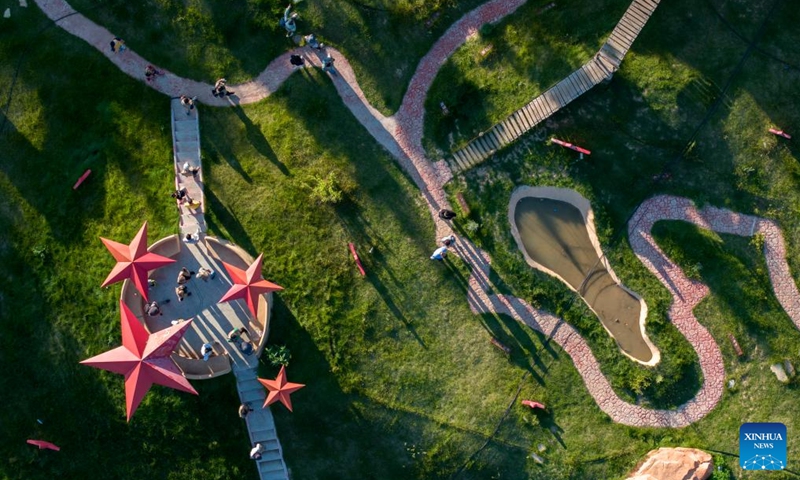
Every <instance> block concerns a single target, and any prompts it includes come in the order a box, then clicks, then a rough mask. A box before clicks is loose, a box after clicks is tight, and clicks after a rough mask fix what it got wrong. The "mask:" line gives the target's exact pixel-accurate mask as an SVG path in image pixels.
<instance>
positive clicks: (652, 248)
mask: <svg viewBox="0 0 800 480" xmlns="http://www.w3.org/2000/svg"><path fill="white" fill-rule="evenodd" d="M35 1H36V3H37V4H38V5H39V7H40V8H41V9H42V10H43V11H44V12H45V14H46V15H47V16H48V17H50V18H51V19H53V20H58V19H60V20H58V25H59V26H60V27H62V28H64V29H65V30H66V31H68V32H70V33H72V34H73V35H75V36H78V37H80V38H82V39H83V40H85V41H86V42H87V43H89V44H91V45H93V46H94V47H95V48H97V49H98V50H99V51H100V52H102V53H103V54H104V55H105V56H106V57H108V58H109V60H111V61H112V62H113V63H114V64H116V65H117V66H118V67H119V68H120V69H121V70H122V71H124V72H125V73H127V74H128V75H130V76H131V77H134V78H137V79H140V80H142V81H144V68H145V66H146V65H147V64H148V62H147V61H146V60H145V59H143V58H142V57H140V56H139V55H137V54H136V53H135V52H133V51H131V50H127V51H125V52H122V53H118V54H114V53H112V52H111V51H110V49H109V45H108V42H109V41H110V40H111V38H113V37H114V35H113V34H112V33H111V32H109V31H108V30H106V29H105V28H102V27H100V26H98V25H96V24H94V23H93V22H92V21H90V20H88V19H87V18H85V17H84V16H82V15H80V14H77V13H76V12H75V11H74V10H73V9H72V7H71V6H70V5H69V4H68V3H66V2H65V1H64V0H35ZM524 3H525V0H492V1H490V2H487V3H486V4H484V5H482V6H480V7H478V8H476V9H475V10H473V11H471V12H470V13H468V14H467V15H465V16H464V17H463V18H461V19H460V20H458V21H457V22H456V23H455V24H453V25H452V26H451V27H450V28H449V29H448V30H447V32H445V34H444V35H443V36H442V38H440V39H439V40H438V41H437V42H436V43H435V44H434V46H433V47H432V49H431V50H430V52H428V54H426V55H425V57H423V58H422V60H421V61H420V63H419V65H418V67H417V70H416V72H415V73H414V75H413V77H412V79H411V82H410V84H409V87H408V91H407V92H406V94H405V96H404V98H403V102H402V104H401V106H400V109H399V110H398V111H397V113H396V114H395V115H393V116H391V117H385V116H383V115H382V114H381V113H380V112H378V111H377V110H376V109H375V108H373V107H372V105H370V104H369V102H368V101H367V100H366V98H365V97H364V93H363V92H362V91H361V88H360V87H359V85H358V82H357V81H356V78H355V74H354V73H353V70H352V68H351V67H350V64H349V63H348V62H347V59H346V58H344V57H343V56H342V55H341V53H339V52H338V51H336V50H335V49H332V48H328V51H329V52H330V53H331V54H332V55H333V57H334V58H335V59H336V70H337V72H336V73H335V74H331V78H332V80H333V84H334V86H335V87H336V89H337V91H338V93H339V95H340V96H341V98H342V101H343V102H344V103H345V105H346V106H347V107H348V108H349V109H350V110H351V111H352V112H353V115H355V116H356V118H357V119H358V120H359V121H360V122H361V123H362V124H363V125H364V127H365V128H366V129H367V131H369V133H370V134H371V135H372V136H373V137H375V139H376V140H377V141H378V142H379V143H380V144H381V145H382V146H384V147H385V148H386V149H387V150H388V151H389V152H390V153H391V154H392V155H393V156H394V157H395V158H396V159H397V161H398V162H399V164H400V166H401V167H402V168H403V169H404V170H405V171H406V172H407V173H408V174H409V175H410V176H411V178H412V179H413V180H414V182H415V183H416V185H417V186H418V187H419V188H420V191H421V192H422V194H423V196H424V198H425V200H426V202H427V204H428V206H429V209H430V212H431V215H432V217H433V219H434V222H435V223H436V235H437V238H438V237H440V236H443V235H446V234H449V233H451V232H452V230H451V228H450V226H449V225H448V224H447V223H446V222H444V221H442V220H440V219H439V218H438V216H437V215H436V213H437V212H438V210H439V209H440V208H450V205H449V203H448V202H447V198H446V196H445V194H444V190H443V189H442V185H443V184H444V183H445V182H447V181H448V180H449V179H450V178H451V176H452V174H451V172H450V170H449V169H448V167H447V165H446V164H445V163H444V162H437V163H435V164H433V163H431V162H430V161H429V160H428V159H427V158H426V157H425V153H424V150H423V149H422V145H421V140H422V133H423V132H422V128H423V123H424V115H425V109H424V106H425V105H424V104H425V97H426V95H427V92H428V89H429V88H430V86H431V83H432V82H433V79H434V78H435V76H436V74H437V72H438V71H439V69H440V68H441V66H442V65H443V64H444V62H445V61H446V60H447V58H448V57H449V56H450V55H452V54H453V52H454V51H455V50H456V49H457V48H458V47H459V46H461V45H462V44H463V43H464V42H465V41H466V39H467V38H468V37H469V36H470V35H473V34H475V33H476V32H477V30H478V28H480V26H481V25H483V24H485V23H488V22H496V21H498V20H500V19H502V18H503V17H504V16H506V15H508V14H510V13H512V12H513V11H515V10H516V9H517V8H519V7H520V6H521V5H523V4H524ZM65 15H69V16H67V17H66V18H63V19H61V17H64V16H65ZM292 53H298V54H301V55H303V56H304V57H305V58H306V60H307V61H308V62H309V63H310V64H311V65H314V66H316V67H319V66H320V64H321V62H320V57H319V53H318V52H316V51H313V50H310V49H307V48H298V49H295V50H293V51H292V52H287V53H285V54H283V55H281V56H280V57H278V58H276V59H275V60H273V61H272V62H271V63H270V64H269V65H267V67H266V68H265V69H264V71H263V72H262V73H261V74H260V75H259V76H258V77H257V78H256V79H254V80H251V81H249V82H246V83H244V84H241V85H233V86H230V89H231V90H232V91H235V92H236V97H237V98H236V102H237V103H240V104H247V103H253V102H257V101H260V100H262V99H264V98H266V97H267V96H269V95H270V94H271V93H273V92H275V91H276V90H277V89H278V88H279V87H280V86H281V84H282V83H283V82H284V81H285V80H286V79H287V78H289V76H290V75H291V74H292V73H294V71H295V70H296V69H297V68H296V67H292V66H291V65H290V64H289V61H288V58H289V55H290V54H292ZM150 86H151V87H152V88H154V89H156V90H158V91H160V92H162V93H164V94H166V95H169V96H171V97H177V96H180V95H184V94H187V95H191V96H195V95H196V96H197V97H198V100H199V101H201V102H203V103H205V104H207V105H213V106H227V105H230V104H232V103H233V102H232V100H231V99H229V98H226V99H219V98H215V97H213V96H212V95H211V88H212V87H211V85H210V84H208V83H203V82H197V81H194V80H188V79H185V78H181V77H178V76H177V75H174V74H172V73H170V72H166V75H164V76H163V77H159V78H158V79H156V80H155V81H154V82H152V83H150ZM666 219H672V220H683V221H687V222H691V223H695V224H696V225H699V226H701V227H703V228H710V229H712V230H715V231H718V232H724V233H733V234H736V235H743V236H750V235H753V234H754V233H761V234H763V235H764V238H765V246H764V253H765V256H766V259H767V266H768V270H769V275H770V280H771V281H772V285H773V289H774V290H775V294H776V296H777V298H778V300H779V302H780V304H781V305H782V306H783V308H784V309H785V310H786V312H787V313H788V314H789V316H790V317H791V319H792V321H793V322H794V323H795V325H796V326H798V328H800V295H799V294H798V289H797V285H796V284H795V283H794V280H793V279H792V277H791V274H790V272H789V266H788V265H787V263H786V258H785V255H786V249H785V245H784V243H783V237H782V234H781V231H780V229H779V228H778V226H777V225H775V223H774V222H771V221H769V220H764V219H760V218H757V217H752V216H748V215H741V214H736V213H733V212H730V211H727V210H721V209H716V208H704V209H702V210H697V209H696V208H695V207H694V205H693V204H692V203H691V201H690V200H687V199H683V198H677V197H667V196H659V197H654V198H652V199H650V200H647V201H645V202H644V203H642V205H640V206H639V208H638V210H637V211H636V213H635V215H634V217H633V219H632V220H631V222H630V224H629V232H628V233H629V236H630V243H631V246H632V248H633V250H634V252H635V253H636V255H637V257H638V258H639V259H640V260H641V261H642V262H643V263H644V264H645V266H646V267H647V268H648V269H649V270H650V271H651V272H653V274H654V275H656V277H657V278H658V279H659V281H661V282H662V283H663V284H664V285H665V286H666V287H667V289H668V290H669V291H670V293H671V294H672V296H673V303H672V305H671V306H670V309H669V312H668V314H669V317H670V319H671V320H672V321H673V323H674V324H675V326H676V327H677V328H678V329H679V330H680V331H681V333H683V334H684V335H685V336H686V338H687V339H688V340H689V342H690V343H691V344H692V346H693V347H694V349H695V351H696V352H697V354H698V357H699V359H700V368H701V369H702V372H703V379H704V382H703V385H702V387H701V388H700V391H699V392H698V394H697V395H696V396H695V397H694V398H693V399H691V400H690V401H688V402H687V403H685V404H684V405H681V406H680V407H679V408H678V409H676V410H672V411H668V410H650V409H646V408H643V407H640V406H636V405H632V404H629V403H627V402H624V401H622V400H621V399H620V398H619V397H618V396H617V395H616V393H614V391H613V389H612V388H611V385H610V384H609V383H608V380H607V379H606V378H605V377H604V376H603V374H602V372H601V370H600V367H599V365H598V363H597V360H596V359H595V357H594V355H593V354H592V352H591V350H590V349H589V346H588V345H587V343H586V341H585V340H584V339H583V338H582V337H581V336H580V335H579V334H578V333H577V332H576V331H575V329H574V328H572V327H571V326H570V325H568V324H567V323H565V322H564V321H563V320H561V319H559V318H557V317H555V316H553V315H551V314H549V313H547V312H543V311H540V310H536V309H534V308H533V307H531V306H530V305H529V304H528V303H527V302H525V301H524V300H521V299H519V298H516V297H513V296H510V295H489V294H488V291H489V290H490V289H491V288H492V284H491V281H490V280H489V269H490V266H489V265H490V261H491V260H490V258H489V256H488V255H487V254H486V253H485V252H483V251H481V250H480V249H478V248H477V247H475V246H474V245H473V244H472V243H471V242H470V241H469V240H467V239H461V240H460V243H459V244H458V245H457V247H456V252H457V253H458V254H459V255H460V256H461V257H462V258H463V259H464V260H465V261H466V262H467V263H468V264H469V265H470V266H471V267H472V274H471V276H470V279H469V290H468V292H467V300H468V302H469V305H470V308H471V309H472V310H473V311H474V312H476V313H484V312H495V313H503V314H506V315H509V316H511V317H513V318H515V319H517V320H518V321H521V322H523V323H525V324H526V325H528V326H530V327H531V328H534V329H536V330H539V331H541V332H542V333H544V334H545V335H547V336H549V337H551V338H552V339H553V340H554V341H555V342H556V343H558V344H559V345H560V346H561V347H562V348H563V349H564V351H565V352H567V354H569V355H570V357H571V358H572V361H573V362H574V364H575V367H576V368H577V370H578V372H579V373H580V375H581V377H582V378H583V380H584V382H585V383H586V387H587V389H588V390H589V393H590V394H591V395H592V397H593V398H594V399H595V401H596V402H597V404H598V406H599V407H600V409H601V410H603V411H604V412H605V413H606V414H608V415H609V417H611V419H612V420H613V421H615V422H618V423H622V424H625V425H633V426H649V427H683V426H686V425H689V424H691V423H693V422H696V421H697V420H699V419H701V418H703V417H704V416H705V415H707V414H708V413H709V412H710V411H711V410H712V409H713V408H714V407H715V406H716V404H717V403H718V402H719V399H720V398H721V396H722V392H723V383H724V378H725V372H724V368H723V360H722V354H721V352H720V350H719V347H718V346H717V344H716V342H715V341H714V339H713V338H712V337H711V335H710V334H709V333H708V330H706V329H705V327H703V326H702V325H700V323H699V322H698V321H697V319H696V318H695V317H694V314H693V313H692V310H693V308H694V307H695V306H696V305H697V304H698V303H699V302H700V301H701V300H702V299H703V298H704V297H705V296H706V295H707V294H708V288H707V287H706V286H705V285H703V284H701V283H698V282H694V281H692V280H689V279H688V278H687V277H686V276H685V275H684V274H683V272H682V271H681V270H680V269H679V268H678V267H677V266H676V265H675V264H674V263H672V262H671V261H670V260H669V259H668V258H667V257H666V256H665V255H664V253H663V252H662V251H661V249H659V248H658V246H657V245H656V244H655V242H654V241H653V238H652V236H651V235H650V229H651V228H652V226H653V224H654V223H655V222H656V221H658V220H666Z"/></svg>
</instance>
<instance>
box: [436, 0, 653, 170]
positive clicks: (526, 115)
mask: <svg viewBox="0 0 800 480" xmlns="http://www.w3.org/2000/svg"><path fill="white" fill-rule="evenodd" d="M659 1H660V0H634V2H633V3H631V5H630V6H629V7H628V10H627V11H625V14H624V15H623V16H622V19H620V21H619V23H617V26H616V27H615V28H614V30H613V31H612V32H611V35H609V37H608V40H606V43H605V44H604V45H603V46H602V47H601V48H600V51H598V52H597V54H596V55H595V56H594V58H593V59H591V60H589V61H588V62H586V63H585V64H584V65H583V66H581V67H580V68H579V69H577V70H575V71H574V72H572V73H571V74H570V75H569V76H567V77H566V78H564V79H563V80H561V81H560V82H558V83H557V84H555V85H554V86H552V87H551V88H549V89H548V90H547V91H545V92H544V93H542V94H541V95H539V96H538V97H536V98H534V99H533V101H532V102H530V103H529V104H527V105H525V106H524V107H522V108H520V109H519V110H517V111H516V112H514V113H512V114H511V115H510V116H509V117H508V118H506V119H505V120H503V121H502V122H500V123H498V124H497V125H495V126H494V127H492V128H491V129H490V130H488V131H486V132H483V133H481V134H480V135H478V136H477V137H476V138H474V139H473V140H472V141H471V142H470V143H468V144H467V145H466V146H465V147H464V148H462V149H460V150H458V151H456V152H455V153H453V156H452V157H451V158H450V159H448V165H449V166H450V169H451V170H452V171H453V172H460V171H464V170H468V169H470V168H472V167H474V166H476V165H478V164H479V163H481V162H483V161H484V160H486V159H487V158H489V157H490V156H492V155H493V154H494V153H495V152H497V151H498V150H500V149H501V148H503V147H505V146H506V145H508V144H510V143H511V142H513V141H514V140H516V139H518V138H519V137H521V136H522V135H524V134H525V133H526V132H528V131H529V130H531V129H533V128H534V127H535V126H536V125H538V124H539V123H541V122H542V121H544V120H546V119H547V118H548V117H550V115H552V114H554V113H555V112H557V111H558V110H559V109H561V108H563V107H565V106H566V105H567V104H569V103H570V102H571V101H573V100H575V99H576V98H578V97H579V96H581V95H582V94H584V93H586V92H587V91H589V89H591V88H592V87H594V86H595V85H597V84H599V83H601V82H603V81H605V80H609V79H611V76H612V75H613V74H614V72H616V71H617V69H618V68H619V65H620V64H621V63H622V59H623V58H625V54H626V53H628V50H630V48H631V45H633V42H634V40H636V37H637V36H638V35H639V32H641V31H642V28H644V25H645V24H646V23H647V20H648V19H649V18H650V15H652V14H653V12H654V11H655V9H656V7H657V6H658V3H659Z"/></svg>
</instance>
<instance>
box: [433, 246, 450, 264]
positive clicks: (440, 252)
mask: <svg viewBox="0 0 800 480" xmlns="http://www.w3.org/2000/svg"><path fill="white" fill-rule="evenodd" d="M445 255H447V247H439V248H437V249H436V250H434V251H433V255H431V260H438V261H440V262H441V261H443V260H444V256H445Z"/></svg>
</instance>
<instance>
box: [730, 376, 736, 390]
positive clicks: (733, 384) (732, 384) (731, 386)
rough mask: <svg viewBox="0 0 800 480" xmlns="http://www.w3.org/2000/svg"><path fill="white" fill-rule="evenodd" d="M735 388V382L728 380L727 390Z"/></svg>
mask: <svg viewBox="0 0 800 480" xmlns="http://www.w3.org/2000/svg"><path fill="white" fill-rule="evenodd" d="M735 386H736V380H734V379H732V378H731V379H730V380H728V388H733V387H735Z"/></svg>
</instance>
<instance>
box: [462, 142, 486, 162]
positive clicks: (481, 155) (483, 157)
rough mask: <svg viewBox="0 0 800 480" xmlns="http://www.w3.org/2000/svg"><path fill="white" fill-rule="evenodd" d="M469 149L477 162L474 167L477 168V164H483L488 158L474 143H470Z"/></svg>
mask: <svg viewBox="0 0 800 480" xmlns="http://www.w3.org/2000/svg"><path fill="white" fill-rule="evenodd" d="M467 148H468V149H469V150H470V151H471V152H472V155H473V157H474V158H475V161H474V163H473V164H472V165H473V166H475V165H476V164H478V163H481V162H482V161H484V160H486V157H487V156H488V155H486V154H485V153H484V152H482V151H481V150H480V149H478V147H477V145H475V143H474V142H473V143H470V144H469V146H468V147H467Z"/></svg>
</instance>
